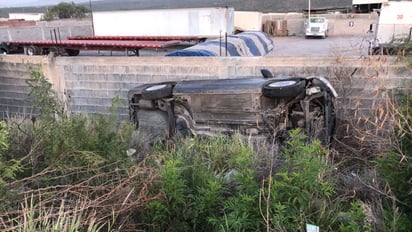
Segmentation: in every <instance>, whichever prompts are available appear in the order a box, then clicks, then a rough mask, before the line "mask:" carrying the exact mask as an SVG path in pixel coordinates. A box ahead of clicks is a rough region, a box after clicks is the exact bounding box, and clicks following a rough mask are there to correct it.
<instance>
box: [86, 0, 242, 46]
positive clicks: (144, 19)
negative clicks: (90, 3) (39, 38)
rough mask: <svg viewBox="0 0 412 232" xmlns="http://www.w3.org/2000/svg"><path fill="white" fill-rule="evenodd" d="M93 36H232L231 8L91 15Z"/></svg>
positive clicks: (232, 12)
mask: <svg viewBox="0 0 412 232" xmlns="http://www.w3.org/2000/svg"><path fill="white" fill-rule="evenodd" d="M93 28H94V35H95V36H197V37H204V38H217V37H219V36H224V35H225V33H227V34H228V35H231V34H233V33H234V30H235V29H234V9H233V8H231V7H214V8H182V9H158V10H132V11H105V12H93Z"/></svg>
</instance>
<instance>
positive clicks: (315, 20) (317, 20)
mask: <svg viewBox="0 0 412 232" xmlns="http://www.w3.org/2000/svg"><path fill="white" fill-rule="evenodd" d="M310 22H311V23H323V22H325V19H324V18H311V19H310Z"/></svg>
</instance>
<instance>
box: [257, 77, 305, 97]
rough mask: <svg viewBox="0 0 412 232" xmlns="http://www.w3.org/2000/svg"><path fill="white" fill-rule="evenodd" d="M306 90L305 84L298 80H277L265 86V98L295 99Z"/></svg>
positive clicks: (263, 91)
mask: <svg viewBox="0 0 412 232" xmlns="http://www.w3.org/2000/svg"><path fill="white" fill-rule="evenodd" d="M304 89H305V82H304V81H302V80H300V79H297V80H276V81H271V82H269V83H266V84H265V85H264V86H263V90H262V93H263V96H265V97H273V98H278V97H280V98H281V97H295V96H297V95H298V94H299V93H302V92H303V91H304Z"/></svg>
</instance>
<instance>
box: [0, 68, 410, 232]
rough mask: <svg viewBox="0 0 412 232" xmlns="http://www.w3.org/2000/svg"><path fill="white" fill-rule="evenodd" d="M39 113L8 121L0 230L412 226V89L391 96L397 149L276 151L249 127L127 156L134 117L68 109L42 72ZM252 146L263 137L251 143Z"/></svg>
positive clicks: (3, 125)
mask: <svg viewBox="0 0 412 232" xmlns="http://www.w3.org/2000/svg"><path fill="white" fill-rule="evenodd" d="M31 76H32V77H31V79H30V80H29V82H28V84H29V85H30V86H31V88H32V93H31V97H32V98H33V99H34V106H35V108H36V110H37V112H38V116H37V117H36V118H32V119H19V118H11V119H9V120H8V121H7V122H0V230H1V231H305V230H306V225H307V224H314V225H317V226H319V227H320V229H321V230H322V231H407V230H408V228H410V226H411V225H412V220H411V218H412V210H411V209H412V202H411V201H410V199H411V190H412V185H411V183H410V182H411V178H412V174H411V169H412V163H411V158H412V157H411V154H410V150H411V149H410V146H411V141H412V130H411V129H410V128H411V127H410V122H411V118H410V117H411V116H410V115H411V114H410V110H411V108H412V104H411V101H410V95H405V97H403V98H401V99H400V100H399V101H397V104H395V103H393V104H392V105H391V106H392V107H391V109H392V110H391V111H390V115H392V116H393V118H392V119H394V120H395V122H397V123H395V125H394V130H393V132H394V133H393V136H392V137H391V138H392V141H393V142H392V143H391V144H392V146H391V147H390V149H389V150H390V152H386V153H384V154H379V155H375V156H373V155H369V154H367V155H368V156H366V157H368V158H367V159H364V160H362V162H359V156H357V154H353V153H352V152H351V150H350V149H342V150H339V149H337V148H339V147H337V148H335V147H332V148H330V149H327V148H324V147H322V145H321V144H320V143H319V142H318V141H314V142H312V143H309V144H308V143H307V142H305V141H306V140H305V136H304V135H303V134H302V133H301V132H300V131H299V130H293V131H290V136H289V137H290V139H289V140H288V141H287V142H286V144H285V146H284V147H282V149H280V153H279V154H273V153H272V152H270V150H269V149H259V150H258V151H256V150H253V149H251V146H249V144H248V142H247V141H245V140H244V139H243V138H242V137H241V136H236V135H235V136H232V137H226V136H216V137H212V138H198V137H194V138H185V139H182V140H179V141H176V142H173V143H158V144H155V146H153V148H152V149H151V150H150V151H148V152H147V154H146V155H145V157H144V159H143V160H142V161H140V162H139V163H136V162H134V161H133V160H132V158H131V157H129V156H128V155H127V152H126V151H127V150H128V149H129V147H130V144H131V140H132V130H133V126H132V125H131V124H129V123H120V122H119V121H118V120H116V119H115V118H113V117H114V116H108V117H106V116H101V115H88V116H82V115H71V116H70V117H68V116H67V114H66V113H67V112H64V110H63V107H62V106H61V103H60V102H59V101H58V100H57V98H56V97H55V94H54V92H53V91H52V89H51V86H50V84H49V83H48V82H47V81H46V80H45V78H44V76H43V75H42V73H41V72H40V70H32V73H31ZM255 147H256V146H255Z"/></svg>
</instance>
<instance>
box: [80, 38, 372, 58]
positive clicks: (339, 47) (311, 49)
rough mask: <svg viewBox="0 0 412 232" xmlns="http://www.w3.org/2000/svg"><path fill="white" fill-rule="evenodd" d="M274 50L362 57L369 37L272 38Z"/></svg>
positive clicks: (150, 52)
mask: <svg viewBox="0 0 412 232" xmlns="http://www.w3.org/2000/svg"><path fill="white" fill-rule="evenodd" d="M273 40H274V43H275V48H274V49H273V50H272V51H271V52H270V53H269V54H267V56H277V57H287V56H289V57H290V56H291V57H293V56H297V57H302V56H303V57H305V56H362V55H367V54H368V40H369V37H368V36H367V35H365V36H364V37H359V36H358V37H354V36H352V37H328V38H326V39H321V38H308V39H305V37H298V36H291V37H274V38H273ZM185 47H187V46H175V47H170V48H164V49H141V50H140V52H139V53H140V56H164V55H165V54H167V53H169V52H171V51H174V50H177V49H183V48H185ZM110 55H112V56H125V52H109V51H100V52H97V51H81V52H80V56H110Z"/></svg>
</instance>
